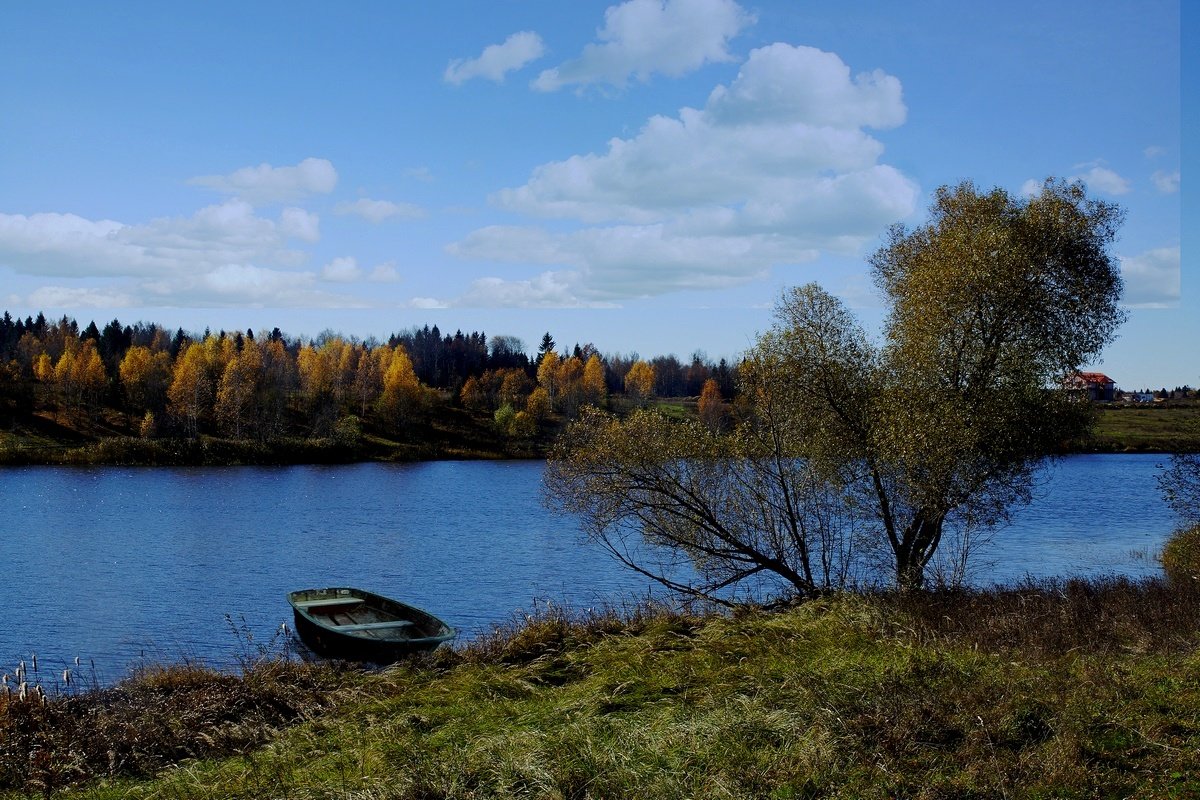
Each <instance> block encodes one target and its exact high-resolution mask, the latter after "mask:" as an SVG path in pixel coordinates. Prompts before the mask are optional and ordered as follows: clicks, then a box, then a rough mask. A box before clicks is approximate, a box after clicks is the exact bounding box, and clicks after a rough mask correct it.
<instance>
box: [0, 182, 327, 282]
mask: <svg viewBox="0 0 1200 800" xmlns="http://www.w3.org/2000/svg"><path fill="white" fill-rule="evenodd" d="M312 226H313V221H312V220H310V219H308V218H307V217H305V218H301V217H300V216H299V215H295V214H285V215H283V217H282V218H281V221H280V222H279V223H276V222H274V221H272V220H270V219H267V218H264V217H259V216H257V215H255V213H254V209H253V208H252V207H251V206H250V204H248V203H246V202H245V201H243V200H227V201H226V202H224V203H221V204H219V205H213V206H207V207H205V208H202V209H200V210H199V211H197V212H196V213H195V214H193V215H192V216H190V217H163V218H160V219H155V220H151V221H150V222H147V223H143V224H140V225H125V224H122V223H119V222H114V221H113V220H99V221H92V220H87V219H84V218H82V217H78V216H76V215H74V214H54V213H50V214H32V215H29V216H25V215H22V214H0V259H3V261H4V263H5V264H6V266H8V267H10V268H11V269H13V270H15V271H17V272H19V273H23V274H30V275H58V276H69V277H84V276H94V275H100V276H105V275H108V276H114V275H119V276H131V275H159V274H163V273H170V274H179V273H185V272H195V271H205V270H210V269H214V268H216V267H218V266H221V265H223V264H229V263H247V262H252V261H260V262H267V263H271V264H275V265H292V266H294V265H297V264H298V263H301V262H302V261H303V259H304V254H303V253H302V252H299V251H296V250H291V249H289V248H288V247H287V246H286V237H288V236H296V235H297V234H305V235H309V234H311V233H312Z"/></svg>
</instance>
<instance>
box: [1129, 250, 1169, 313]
mask: <svg viewBox="0 0 1200 800" xmlns="http://www.w3.org/2000/svg"><path fill="white" fill-rule="evenodd" d="M1179 266H1180V249H1179V247H1159V248H1157V249H1154V250H1149V251H1147V252H1145V253H1142V254H1140V255H1136V256H1129V257H1125V256H1122V257H1121V276H1122V277H1123V278H1124V279H1125V294H1124V296H1123V297H1122V301H1123V302H1124V303H1125V305H1128V306H1133V307H1136V308H1169V307H1174V306H1177V305H1178V304H1179V297H1180V289H1181V283H1182V282H1181V278H1180V268H1179Z"/></svg>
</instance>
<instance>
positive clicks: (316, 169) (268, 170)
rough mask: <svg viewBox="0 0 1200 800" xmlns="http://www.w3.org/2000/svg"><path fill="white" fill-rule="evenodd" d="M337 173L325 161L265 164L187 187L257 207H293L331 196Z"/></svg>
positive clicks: (203, 178)
mask: <svg viewBox="0 0 1200 800" xmlns="http://www.w3.org/2000/svg"><path fill="white" fill-rule="evenodd" d="M337 179H338V175H337V170H335V169H334V168H333V164H331V163H330V162H329V161H327V160H326V159H323V158H306V159H304V160H303V161H301V162H300V163H299V164H297V165H296V166H294V167H273V166H271V165H270V164H267V163H263V164H259V165H258V166H257V167H243V168H242V169H239V170H237V171H235V172H232V173H230V174H229V175H201V176H199V177H196V178H192V179H190V180H189V181H188V183H190V184H193V185H195V186H204V187H207V188H209V189H214V190H216V191H218V192H221V193H223V194H231V195H234V196H235V197H239V198H241V199H242V200H245V201H246V202H248V203H252V204H254V205H271V204H274V203H294V202H296V201H298V200H301V199H303V198H305V197H308V196H310V195H314V194H328V193H329V192H332V191H333V188H334V187H335V186H336V185H337Z"/></svg>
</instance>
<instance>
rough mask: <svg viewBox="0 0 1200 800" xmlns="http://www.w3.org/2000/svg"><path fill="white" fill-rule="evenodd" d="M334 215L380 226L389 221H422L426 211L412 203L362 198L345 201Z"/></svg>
mask: <svg viewBox="0 0 1200 800" xmlns="http://www.w3.org/2000/svg"><path fill="white" fill-rule="evenodd" d="M333 213H335V214H339V215H342V216H345V215H348V214H353V215H355V216H358V217H362V218H363V219H365V220H367V221H368V222H371V223H374V224H376V225H378V224H379V223H381V222H383V221H384V220H388V219H420V218H421V217H424V216H425V210H424V209H422V208H421V207H420V206H416V205H413V204H411V203H393V202H391V201H390V200H369V199H367V198H365V197H364V198H362V199H359V200H355V201H354V202H353V203H351V202H348V201H343V202H341V203H338V204H337V205H336V206H334V208H333Z"/></svg>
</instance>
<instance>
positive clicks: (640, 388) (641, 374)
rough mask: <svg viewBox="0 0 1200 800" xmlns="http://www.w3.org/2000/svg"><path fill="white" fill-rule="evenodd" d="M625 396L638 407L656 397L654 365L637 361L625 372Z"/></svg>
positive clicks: (645, 404)
mask: <svg viewBox="0 0 1200 800" xmlns="http://www.w3.org/2000/svg"><path fill="white" fill-rule="evenodd" d="M625 397H626V398H628V399H629V401H630V402H631V403H633V404H634V405H635V406H637V407H638V408H644V407H645V406H647V405H649V404H650V401H652V400H653V399H654V367H652V366H650V365H649V364H647V363H646V362H645V361H635V362H634V363H633V366H631V367H630V368H629V372H627V373H625Z"/></svg>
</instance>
